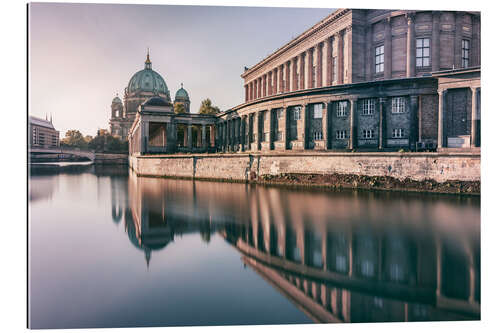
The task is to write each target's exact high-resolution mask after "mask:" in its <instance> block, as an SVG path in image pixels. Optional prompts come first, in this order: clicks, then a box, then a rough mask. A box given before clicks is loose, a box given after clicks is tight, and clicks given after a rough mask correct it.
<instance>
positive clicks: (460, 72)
mask: <svg viewBox="0 0 500 333" xmlns="http://www.w3.org/2000/svg"><path fill="white" fill-rule="evenodd" d="M480 45H481V43H480V14H479V13H478V12H457V11H408V10H367V9H339V10H336V11H334V12H333V13H332V14H330V15H328V16H327V17H326V18H324V19H323V20H321V21H320V22H318V23H316V24H315V25H314V26H313V27H311V28H310V29H308V30H306V31H305V32H303V33H302V34H301V35H299V36H298V37H296V38H294V39H293V40H291V41H290V42H288V43H287V44H285V45H283V46H281V47H280V48H278V49H277V50H276V51H274V52H273V53H271V54H270V55H269V56H267V57H266V58H264V59H263V60H261V61H260V62H258V63H257V64H255V65H254V66H252V67H250V68H247V67H245V70H244V73H243V74H242V75H241V77H242V78H243V80H244V91H245V102H244V103H242V104H240V105H237V106H235V107H233V108H231V109H229V110H227V111H224V112H221V113H219V114H217V115H216V116H210V117H204V118H203V119H198V121H197V122H196V123H197V124H198V125H199V126H202V127H203V128H209V129H210V130H209V134H208V131H204V135H198V139H196V142H197V143H198V144H197V145H196V144H194V143H193V140H195V139H194V138H193V136H192V135H190V133H191V132H192V129H191V128H192V125H193V124H195V123H193V122H192V120H193V117H191V115H193V114H190V116H189V118H190V119H189V121H184V122H185V126H187V128H188V130H185V131H184V132H183V133H184V138H181V137H179V134H177V137H175V136H172V137H171V139H170V140H171V141H174V140H175V141H176V143H177V147H180V146H183V148H184V150H186V149H187V150H188V151H192V152H201V151H222V152H238V151H250V152H258V151H272V150H275V151H285V150H291V151H294V150H297V151H303V150H318V151H327V150H335V151H352V150H364V151H390V150H396V151H397V150H400V149H405V150H424V149H437V150H442V149H460V150H464V149H465V150H471V149H478V148H477V147H480V141H481V140H480V94H481V90H480V76H481V69H480V65H481V57H480ZM148 61H149V58H148V60H147V61H146V67H147V66H148ZM146 69H147V68H146ZM136 75H137V74H136ZM132 81H133V79H132V80H131V82H132ZM165 89H166V85H165ZM181 89H182V88H181ZM131 90H132V89H131V88H130V83H129V88H128V92H130V91H131ZM166 92H167V96H161V95H160V96H159V97H161V98H162V99H163V100H165V101H167V102H169V96H168V90H166ZM126 94H127V90H126ZM148 97H150V96H148ZM141 101H143V102H144V101H145V99H141ZM147 104H148V102H147V101H145V102H144V105H143V106H144V107H145V108H146V109H147V108H148V106H147ZM143 106H139V105H138V104H134V105H131V106H129V107H127V109H128V110H134V111H133V112H137V111H136V110H138V109H140V108H141V107H143ZM134 107H135V109H133V108H134ZM167 111H168V110H167V109H163V111H161V112H167ZM131 114H132V113H131ZM164 114H165V115H167V113H164ZM144 115H145V116H147V117H150V116H151V115H152V114H149V115H147V112H146V110H145V113H144ZM157 115H159V113H157ZM167 118H169V120H168V124H170V125H167V122H164V121H163V120H161V119H160V118H158V117H156V118H155V120H154V122H155V123H154V124H152V122H153V120H151V119H152V118H149V119H150V120H146V118H141V113H140V112H139V113H138V114H137V118H136V120H135V123H136V124H137V126H138V127H140V129H141V130H140V131H136V130H134V131H132V130H131V131H130V132H129V141H131V140H134V142H135V148H134V149H131V150H130V152H131V154H135V153H139V154H147V153H153V152H169V153H171V152H176V151H179V149H176V148H175V146H176V145H175V143H172V142H171V143H170V144H168V143H167V142H168V139H165V140H164V141H162V142H163V146H161V145H160V146H158V142H157V143H156V146H155V148H154V149H149V148H148V147H149V146H151V145H152V143H153V141H154V140H156V141H158V139H155V137H157V136H158V135H155V134H154V133H153V131H155V129H156V128H157V127H160V128H164V129H165V131H166V130H167V127H168V126H171V130H172V131H173V132H175V133H179V131H178V129H177V125H176V124H177V120H176V119H177V116H175V115H174V116H172V115H169V116H168V117H167ZM165 119H166V118H165ZM130 120H132V119H131V118H130ZM139 125H140V126H139ZM150 125H152V126H150ZM151 128H153V129H152V130H151ZM157 133H159V132H157ZM134 135H135V136H136V137H135V139H134V138H133V137H134ZM200 136H201V137H202V140H199V137H200ZM164 137H168V135H166V134H165V135H164ZM139 141H140V143H139ZM179 142H182V143H184V144H183V145H180V144H179ZM167 146H168V149H167ZM195 146H196V148H197V149H193V147H195Z"/></svg>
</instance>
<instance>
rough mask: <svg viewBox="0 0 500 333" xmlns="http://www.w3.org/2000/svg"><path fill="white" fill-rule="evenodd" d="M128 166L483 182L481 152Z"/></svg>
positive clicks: (141, 160)
mask: <svg viewBox="0 0 500 333" xmlns="http://www.w3.org/2000/svg"><path fill="white" fill-rule="evenodd" d="M129 165H130V167H131V168H132V169H133V170H134V171H135V172H136V173H137V174H138V175H140V176H152V177H181V178H193V179H213V180H226V181H243V182H251V181H258V180H259V179H262V178H265V176H266V175H270V176H276V175H281V174H319V175H335V174H339V175H357V176H368V177H383V176H389V177H392V178H395V179H398V180H405V179H410V180H413V181H425V180H432V181H435V182H439V183H442V182H447V181H463V182H479V181H480V180H481V157H480V153H479V152H477V153H476V152H466V153H460V152H453V153H450V152H439V153H399V152H389V153H333V152H325V153H323V152H315V153H273V154H271V153H269V154H198V155H197V154H190V155H149V156H130V157H129Z"/></svg>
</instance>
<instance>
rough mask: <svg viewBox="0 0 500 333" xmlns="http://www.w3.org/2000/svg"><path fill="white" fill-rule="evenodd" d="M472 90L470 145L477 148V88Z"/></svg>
mask: <svg viewBox="0 0 500 333" xmlns="http://www.w3.org/2000/svg"><path fill="white" fill-rule="evenodd" d="M471 90H472V110H471V112H472V113H471V126H470V145H471V147H477V118H478V117H477V88H476V87H471Z"/></svg>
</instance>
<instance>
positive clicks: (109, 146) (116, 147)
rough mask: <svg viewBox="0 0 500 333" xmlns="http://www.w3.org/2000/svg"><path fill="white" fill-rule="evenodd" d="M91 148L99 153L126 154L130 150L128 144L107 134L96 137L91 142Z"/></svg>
mask: <svg viewBox="0 0 500 333" xmlns="http://www.w3.org/2000/svg"><path fill="white" fill-rule="evenodd" d="M89 148H90V149H93V150H95V151H98V152H125V151H127V150H128V142H127V141H121V140H120V139H118V138H116V137H114V136H112V135H110V134H109V133H106V134H104V135H97V136H95V137H94V138H93V139H92V141H90V143H89Z"/></svg>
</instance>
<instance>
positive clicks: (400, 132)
mask: <svg viewBox="0 0 500 333" xmlns="http://www.w3.org/2000/svg"><path fill="white" fill-rule="evenodd" d="M404 135H405V130H404V129H403V128H393V129H392V137H393V138H402V137H404Z"/></svg>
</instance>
